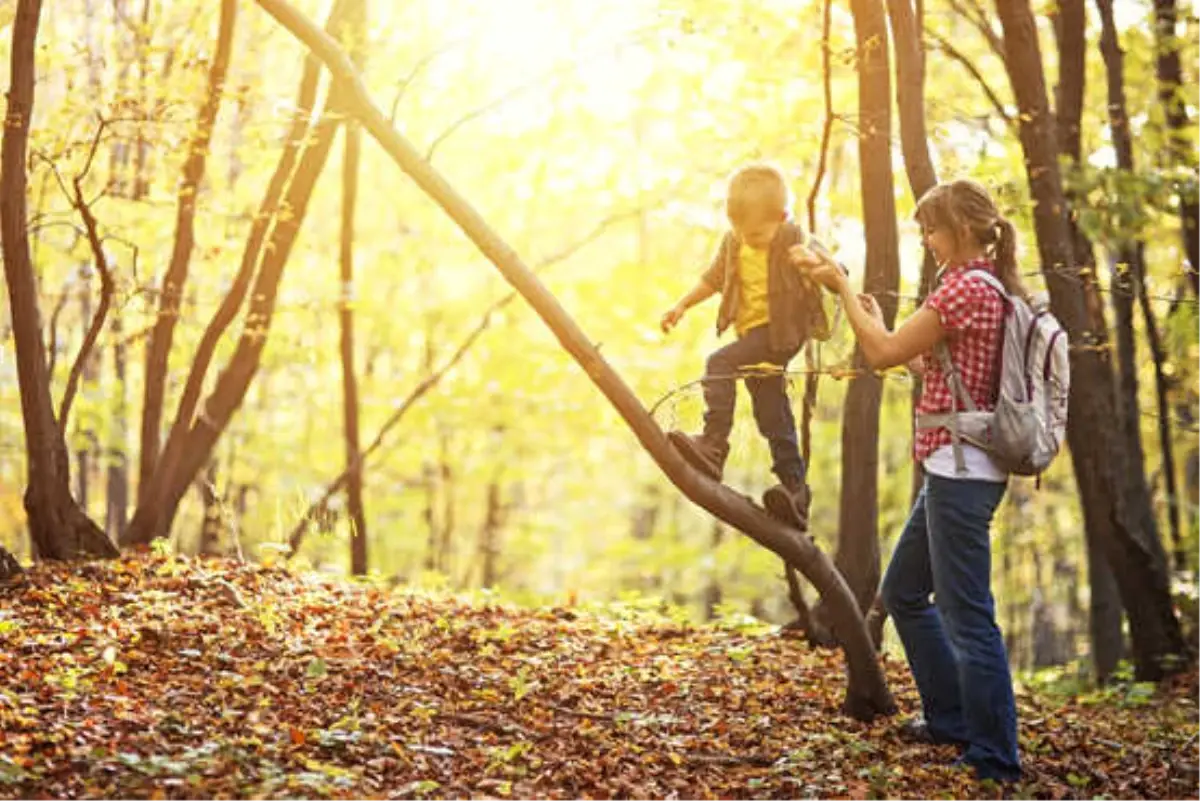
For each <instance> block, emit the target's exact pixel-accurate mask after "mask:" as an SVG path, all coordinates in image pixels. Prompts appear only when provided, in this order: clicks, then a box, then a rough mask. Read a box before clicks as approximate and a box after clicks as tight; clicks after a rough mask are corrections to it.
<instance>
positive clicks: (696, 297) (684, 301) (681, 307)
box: [660, 279, 717, 334]
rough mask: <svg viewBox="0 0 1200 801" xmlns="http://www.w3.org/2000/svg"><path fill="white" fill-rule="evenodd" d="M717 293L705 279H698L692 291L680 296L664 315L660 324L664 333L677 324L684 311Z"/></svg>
mask: <svg viewBox="0 0 1200 801" xmlns="http://www.w3.org/2000/svg"><path fill="white" fill-rule="evenodd" d="M715 294H717V290H715V289H713V288H712V287H711V286H709V285H708V283H707V282H706V281H705V280H703V279H701V280H700V281H697V282H696V285H695V286H694V287H692V289H691V291H690V292H688V293H687V294H686V295H684V296H683V297H682V298H680V299H679V302H678V303H676V304H675V305H674V306H672V307H671V308H670V309H668V310H667V313H666V314H664V315H663V316H662V321H661V322H660V325H661V326H662V330H663V333H664V334H665V333H668V332H669V331H670V330H671V329H672V328H674V327H675V324H676V323H678V322H679V320H680V319H681V318H682V317H683V314H684V312H686V311H687V310H688V309H690V308H691V307H693V306H695V305H696V304H697V303H700V302H701V301H704V300H707V299H708V298H710V297H712V296H713V295H715Z"/></svg>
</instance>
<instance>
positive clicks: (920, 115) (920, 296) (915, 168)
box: [868, 0, 938, 647]
mask: <svg viewBox="0 0 1200 801" xmlns="http://www.w3.org/2000/svg"><path fill="white" fill-rule="evenodd" d="M888 17H889V19H890V20H891V26H892V39H893V41H895V43H896V106H897V108H898V109H899V111H900V114H899V116H900V147H901V150H902V151H903V153H904V169H905V172H906V173H907V175H908V186H909V189H910V190H911V191H912V196H913V200H914V201H919V200H920V199H921V198H922V197H923V196H924V195H925V193H926V192H928V191H929V190H930V189H932V188H933V187H934V186H935V185H936V184H937V171H936V170H935V169H934V167H933V157H932V156H931V155H930V153H929V135H928V133H927V132H926V130H925V58H924V52H923V50H922V42H923V41H924V35H923V29H924V21H923V20H921V19H918V18H917V15H916V14H915V13H914V11H913V6H912V0H888ZM937 269H938V268H937V262H936V261H935V260H934V258H933V253H932V252H930V250H929V249H928V248H926V249H925V254H924V258H923V259H922V261H921V281H920V285H919V287H918V290H917V303H918V305H920V304H921V303H924V301H925V298H926V296H928V294H929V293H930V292H931V291H932V289H933V284H934V281H935V280H936V276H937ZM923 389H924V382H923V381H922V376H921V374H920V373H916V374H914V375H913V387H912V400H911V402H912V426H911V428H910V432H911V436H912V437H913V438H914V439H915V438H916V419H917V415H916V412H917V405H918V404H919V403H920V401H921V393H922V391H923ZM924 483H925V470H924V468H922V466H921V464H920V463H919V462H916V461H913V462H912V487H911V489H910V504H915V503H916V500H917V494H918V493H920V491H921V487H922V486H923V485H924ZM886 619H887V610H885V609H884V607H883V602H882V600H881V599H880V598H878V597H876V599H875V603H874V604H873V606H872V608H871V614H870V619H869V622H868V625H870V626H871V627H872V632H873V635H872V636H873V637H874V639H875V645H876V647H878V646H879V645H880V644H881V643H882V639H883V625H884V622H885V621H886Z"/></svg>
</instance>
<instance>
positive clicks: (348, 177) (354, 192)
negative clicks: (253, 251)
mask: <svg viewBox="0 0 1200 801" xmlns="http://www.w3.org/2000/svg"><path fill="white" fill-rule="evenodd" d="M365 5H366V2H365V0H363V1H362V2H359V3H356V4H355V7H354V13H353V17H352V18H351V19H347V21H346V27H347V31H348V32H349V39H350V45H349V51H350V54H351V58H352V59H354V64H355V66H356V67H359V68H360V69H361V67H362V61H363V59H362V53H363V47H362V38H363V36H364V34H365V33H366V8H365ZM345 138H346V139H345V151H344V155H343V159H342V248H341V279H342V297H341V309H340V314H339V315H338V319H339V322H340V323H341V351H342V426H343V430H344V432H345V438H346V469H347V470H348V471H349V476H348V477H347V480H346V502H347V508H348V511H349V513H350V573H351V574H352V575H355V576H365V575H366V574H367V513H366V509H365V508H364V505H363V465H362V461H361V459H360V458H359V451H360V448H359V430H358V376H357V374H356V373H355V369H354V294H355V293H354V210H355V202H356V200H357V197H358V163H359V148H360V143H361V141H362V131H361V129H360V126H359V125H358V123H356V122H354V121H353V120H351V121H349V122H348V123H347V124H346V130H345Z"/></svg>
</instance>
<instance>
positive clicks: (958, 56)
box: [928, 31, 1016, 130]
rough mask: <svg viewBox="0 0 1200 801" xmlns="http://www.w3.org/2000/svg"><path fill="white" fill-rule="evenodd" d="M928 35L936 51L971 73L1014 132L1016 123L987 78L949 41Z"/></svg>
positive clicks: (937, 34)
mask: <svg viewBox="0 0 1200 801" xmlns="http://www.w3.org/2000/svg"><path fill="white" fill-rule="evenodd" d="M928 33H929V38H930V39H932V40H933V42H934V44H935V45H937V49H938V50H941V51H942V52H943V53H945V54H946V55H948V56H949V57H950V58H952V59H954V60H955V61H957V62H958V63H959V64H962V65H963V67H965V68H966V70H967V72H969V73H971V77H973V78H974V79H975V80H976V82H977V83H978V84H979V87H980V88H981V89H982V90H983V93H984V94H985V95H987V99H988V100H989V101H990V102H991V104H992V108H994V109H995V111H996V114H997V115H998V116H999V117H1000V119H1002V120H1004V124H1005V125H1007V126H1008V127H1009V128H1010V129H1012V130H1015V128H1016V121H1015V120H1014V119H1013V116H1012V114H1010V113H1009V111H1008V109H1007V108H1005V105H1004V103H1003V101H1001V100H1000V96H999V95H998V94H996V91H995V90H994V89H992V87H991V84H989V83H988V81H987V78H985V77H983V73H982V72H981V71H980V70H979V68H978V67H976V66H975V63H974V62H973V61H971V59H969V58H967V57H966V56H965V55H964V54H963V53H962V51H960V50H959V49H958V48H957V47H955V46H954V45H952V44H950V41H949V40H948V39H947V38H946V37H945V36H943V35H942V34H940V33H934V32H932V31H929V32H928Z"/></svg>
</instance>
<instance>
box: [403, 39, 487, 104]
mask: <svg viewBox="0 0 1200 801" xmlns="http://www.w3.org/2000/svg"><path fill="white" fill-rule="evenodd" d="M468 39H469V37H468V36H466V35H463V36H459V37H457V38H455V39H451V40H450V41H449V42H446V43H445V44H443V45H442V46H441V47H438V48H435V49H433V50H431V51H429V52H428V53H426V54H425V55H423V56H421V58H419V59H417V63H416V64H414V65H413V67H412V69H410V70H409V71H408V74H407V75H405V76H404V77H403V78H401V79H400V80H399V81H397V82H396V87H397V88H396V97H395V98H394V99H393V100H392V110H391V114H390V115H389V116H388V120H389V121H390V122H393V123H394V122H395V121H396V110H397V109H398V108H399V107H400V101H401V100H402V99H403V98H404V95H405V93H407V92H408V89H409V87H410V86H412V84H413V81H415V80H416V79H417V76H419V75H420V74H421V73H422V72H424V71H425V69H426V68H427V67H428V66H429V65H430V64H432V63H433V62H434V61H436V60H437V59H439V58H441V57H442V56H444V55H445V54H446V53H449V52H450V51H451V50H453V49H454V48H456V47H458V46H459V45H462V44H464V43H465V42H466V41H467V40H468Z"/></svg>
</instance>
